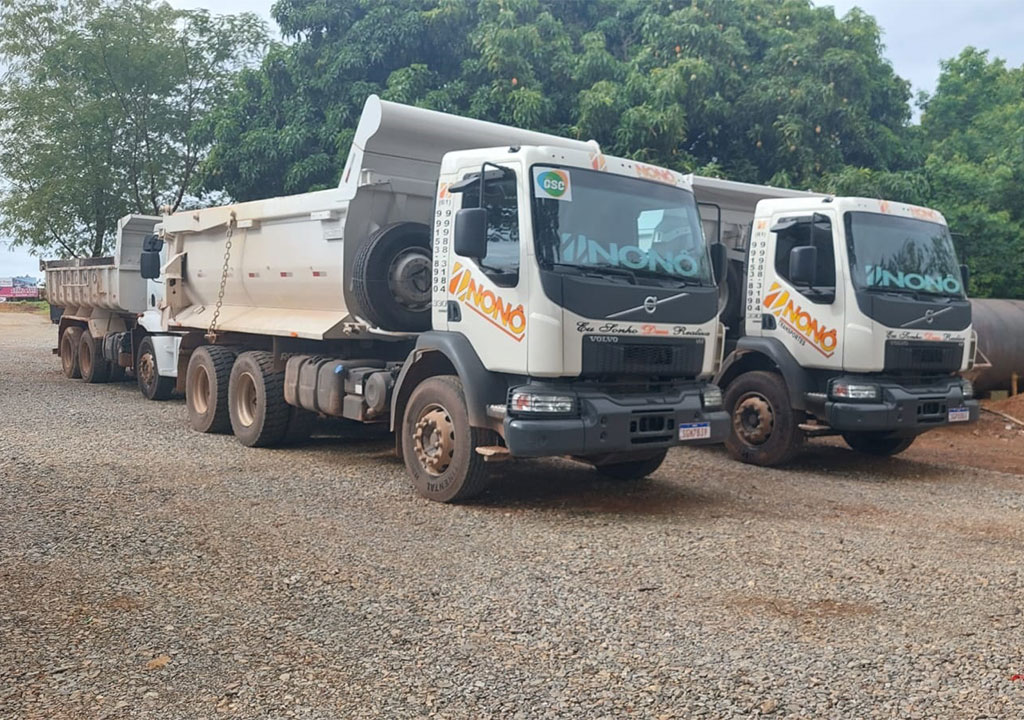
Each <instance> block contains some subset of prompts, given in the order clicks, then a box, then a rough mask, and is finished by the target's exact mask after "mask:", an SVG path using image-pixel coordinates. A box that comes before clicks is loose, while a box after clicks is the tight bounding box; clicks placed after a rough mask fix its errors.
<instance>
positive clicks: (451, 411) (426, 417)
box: [401, 375, 497, 502]
mask: <svg viewBox="0 0 1024 720" xmlns="http://www.w3.org/2000/svg"><path fill="white" fill-rule="evenodd" d="M401 432H402V433H403V435H402V456H403V459H404V460H405V467H406V469H408V471H409V477H410V478H411V479H412V484H413V487H415V488H416V492H417V493H419V494H420V495H421V496H423V497H425V498H427V499H428V500H435V501H437V502H462V501H464V500H469V499H470V498H472V497H476V496H477V495H479V494H480V493H482V492H483V491H484V490H486V489H487V486H488V484H489V480H490V477H489V476H490V472H489V470H490V468H488V467H487V465H486V463H485V462H484V458H483V457H482V456H481V455H479V454H478V453H477V452H476V449H477V448H478V447H480V446H483V445H495V444H497V438H496V437H495V433H494V432H492V431H490V430H485V429H482V428H475V427H470V424H469V411H468V410H467V409H466V396H465V393H464V392H463V390H462V383H461V382H460V381H459V379H458V378H457V377H455V376H454V375H436V376H434V377H431V378H427V379H426V380H424V381H423V382H421V383H420V384H419V385H417V386H416V388H415V389H414V390H413V391H412V395H411V396H410V397H409V402H408V403H407V404H406V406H405V417H403V418H402V428H401Z"/></svg>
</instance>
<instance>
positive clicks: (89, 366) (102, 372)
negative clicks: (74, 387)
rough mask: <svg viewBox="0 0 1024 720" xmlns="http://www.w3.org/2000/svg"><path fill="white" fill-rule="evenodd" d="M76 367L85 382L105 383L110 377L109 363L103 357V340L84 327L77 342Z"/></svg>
mask: <svg viewBox="0 0 1024 720" xmlns="http://www.w3.org/2000/svg"><path fill="white" fill-rule="evenodd" d="M78 367H79V370H80V371H81V373H82V379H83V380H85V381H86V382H87V383H105V382H106V381H107V380H109V379H110V363H109V362H107V361H106V359H105V358H104V357H103V342H102V341H97V340H96V339H95V338H94V337H93V336H92V333H91V332H89V330H88V329H86V330H85V331H84V332H82V337H81V340H79V343H78Z"/></svg>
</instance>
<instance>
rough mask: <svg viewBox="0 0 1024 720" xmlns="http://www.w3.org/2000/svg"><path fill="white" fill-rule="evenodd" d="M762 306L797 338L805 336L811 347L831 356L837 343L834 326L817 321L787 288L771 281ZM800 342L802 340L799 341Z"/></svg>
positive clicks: (837, 336) (837, 337)
mask: <svg viewBox="0 0 1024 720" xmlns="http://www.w3.org/2000/svg"><path fill="white" fill-rule="evenodd" d="M764 306H765V307H766V308H768V310H769V311H771V313H772V315H774V316H775V317H777V318H778V319H779V322H781V323H782V324H783V326H784V327H785V328H786V329H787V330H788V331H789V332H790V334H793V335H794V336H796V337H797V338H798V339H800V338H806V340H807V341H809V342H810V344H811V347H813V348H814V349H815V350H817V351H818V352H820V353H821V354H822V355H824V356H825V357H832V355H833V354H834V353H835V351H836V345H838V344H839V335H838V333H837V332H836V330H835V328H831V329H830V328H828V327H827V326H826V325H825V324H824V323H819V322H818V320H817V318H815V317H814V316H813V315H811V314H810V313H809V312H807V311H806V310H804V309H803V308H802V307H800V306H799V305H797V304H795V303H794V302H793V299H792V298H791V297H790V295H789V291H788V290H783V289H782V286H781V285H779V284H778V283H777V282H776V283H772V286H771V288H770V289H769V290H768V294H767V295H765V296H764ZM801 342H802V341H801Z"/></svg>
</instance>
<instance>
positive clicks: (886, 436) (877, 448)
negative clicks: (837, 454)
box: [843, 431, 916, 457]
mask: <svg viewBox="0 0 1024 720" xmlns="http://www.w3.org/2000/svg"><path fill="white" fill-rule="evenodd" d="M915 439H916V438H915V436H913V435H911V436H910V437H907V436H905V435H903V436H901V435H893V434H892V433H888V432H866V431H861V432H844V433H843V440H845V441H846V444H847V445H849V446H850V448H851V449H853V450H856V451H857V452H859V453H864V454H865V455H874V456H876V457H890V456H892V455H898V454H900V453H901V452H903V451H904V450H906V449H907V448H908V447H910V446H911V445H912V444H913V443H914V440H915Z"/></svg>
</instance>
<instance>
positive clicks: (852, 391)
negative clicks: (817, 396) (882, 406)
mask: <svg viewBox="0 0 1024 720" xmlns="http://www.w3.org/2000/svg"><path fill="white" fill-rule="evenodd" d="M832 397H833V398H836V399H838V400H877V399H878V386H877V385H862V384H859V383H848V382H835V383H832Z"/></svg>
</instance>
